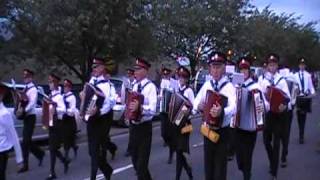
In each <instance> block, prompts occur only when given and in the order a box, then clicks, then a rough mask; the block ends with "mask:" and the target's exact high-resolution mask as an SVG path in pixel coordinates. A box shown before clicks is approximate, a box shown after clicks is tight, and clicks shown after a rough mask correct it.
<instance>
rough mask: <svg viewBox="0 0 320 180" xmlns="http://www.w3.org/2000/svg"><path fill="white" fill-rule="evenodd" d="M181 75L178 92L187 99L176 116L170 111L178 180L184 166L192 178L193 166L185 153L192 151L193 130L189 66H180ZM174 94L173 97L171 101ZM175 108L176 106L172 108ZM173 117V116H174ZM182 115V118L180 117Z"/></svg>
mask: <svg viewBox="0 0 320 180" xmlns="http://www.w3.org/2000/svg"><path fill="white" fill-rule="evenodd" d="M177 73H178V77H179V89H178V90H177V92H176V93H178V94H180V95H182V96H183V97H184V98H185V100H186V101H184V103H181V104H179V106H180V107H179V108H178V109H179V110H178V112H177V115H176V116H171V113H170V111H169V119H170V121H171V123H173V130H174V132H173V141H174V143H173V144H174V149H175V151H176V154H177V156H176V157H177V162H176V163H177V164H176V180H179V179H180V176H181V171H182V168H184V169H185V170H186V172H187V174H188V177H189V179H192V178H193V176H192V171H191V167H190V165H189V164H188V162H187V159H186V157H185V155H184V153H188V154H189V153H190V149H189V136H190V133H191V131H192V125H191V122H190V119H189V115H190V112H191V109H192V104H193V101H194V93H193V90H192V89H191V88H190V87H188V80H189V78H190V72H189V70H188V69H187V68H185V67H183V66H180V67H179V68H178V69H177ZM173 97H174V95H173V96H172V98H171V103H170V104H172V103H173V102H172V100H173V99H174V98H173ZM172 109H173V110H174V109H175V108H172ZM180 114H181V115H180ZM172 117H173V118H172ZM179 117H180V118H179Z"/></svg>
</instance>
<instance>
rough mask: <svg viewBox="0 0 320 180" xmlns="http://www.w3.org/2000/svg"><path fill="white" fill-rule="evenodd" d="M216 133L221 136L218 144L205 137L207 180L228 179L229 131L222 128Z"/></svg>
mask: <svg viewBox="0 0 320 180" xmlns="http://www.w3.org/2000/svg"><path fill="white" fill-rule="evenodd" d="M216 132H217V133H218V134H219V135H220V138H219V141H218V142H217V143H213V142H212V141H210V140H209V139H207V138H206V137H204V169H205V180H226V179H227V155H228V151H227V150H228V147H227V146H228V141H229V134H228V129H227V128H222V129H219V130H217V131H216Z"/></svg>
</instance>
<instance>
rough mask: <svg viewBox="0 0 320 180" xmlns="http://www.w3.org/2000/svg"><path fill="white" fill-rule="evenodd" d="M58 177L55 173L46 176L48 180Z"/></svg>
mask: <svg viewBox="0 0 320 180" xmlns="http://www.w3.org/2000/svg"><path fill="white" fill-rule="evenodd" d="M52 179H57V176H56V175H55V174H49V176H48V177H47V178H46V180H52Z"/></svg>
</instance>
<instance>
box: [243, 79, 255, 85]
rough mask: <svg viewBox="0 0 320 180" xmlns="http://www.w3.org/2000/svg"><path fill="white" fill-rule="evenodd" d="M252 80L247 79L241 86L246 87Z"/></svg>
mask: <svg viewBox="0 0 320 180" xmlns="http://www.w3.org/2000/svg"><path fill="white" fill-rule="evenodd" d="M252 81H253V80H252V78H248V79H247V80H246V81H244V82H243V84H244V85H245V86H247V85H248V84H249V83H251V82H252Z"/></svg>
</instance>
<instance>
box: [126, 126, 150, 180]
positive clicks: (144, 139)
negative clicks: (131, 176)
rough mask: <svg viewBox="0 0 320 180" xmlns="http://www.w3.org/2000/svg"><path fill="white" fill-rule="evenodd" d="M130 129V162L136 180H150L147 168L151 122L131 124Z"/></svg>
mask: <svg viewBox="0 0 320 180" xmlns="http://www.w3.org/2000/svg"><path fill="white" fill-rule="evenodd" d="M131 128H132V129H131V132H130V133H131V135H130V137H131V142H132V149H131V160H132V164H133V166H134V169H135V170H136V172H137V177H138V180H151V179H152V178H151V174H150V172H149V168H148V166H149V158H150V152H151V141H152V122H151V121H149V122H144V123H142V124H138V125H133V124H132V127H131Z"/></svg>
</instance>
